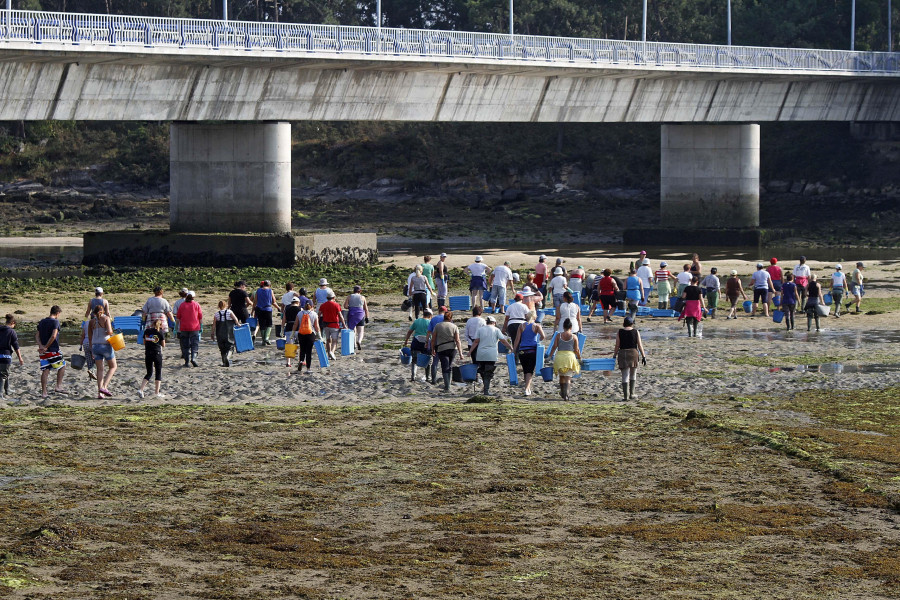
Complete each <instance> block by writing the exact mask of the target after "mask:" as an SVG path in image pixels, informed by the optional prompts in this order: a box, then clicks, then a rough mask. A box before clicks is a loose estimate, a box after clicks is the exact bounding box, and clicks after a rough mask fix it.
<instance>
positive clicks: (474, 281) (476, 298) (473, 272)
mask: <svg viewBox="0 0 900 600" xmlns="http://www.w3.org/2000/svg"><path fill="white" fill-rule="evenodd" d="M466 271H468V272H469V275H470V276H471V278H470V279H469V295H470V296H471V297H472V306H484V291H485V290H486V289H487V276H488V274H490V272H491V269H490V267H488V266H487V265H486V264H484V261H483V260H482V258H481V256H476V257H475V262H473V263H472V264H471V265H469V266H468V267H466Z"/></svg>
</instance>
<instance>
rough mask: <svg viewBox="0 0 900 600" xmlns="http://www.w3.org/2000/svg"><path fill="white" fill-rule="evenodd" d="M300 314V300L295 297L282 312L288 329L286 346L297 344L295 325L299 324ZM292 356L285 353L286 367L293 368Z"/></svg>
mask: <svg viewBox="0 0 900 600" xmlns="http://www.w3.org/2000/svg"><path fill="white" fill-rule="evenodd" d="M299 314H300V298H299V297H298V296H294V297H293V298H291V302H290V304H288V306H287V308H285V309H284V311H283V312H282V316H283V317H284V318H285V319H286V321H285V323H286V328H285V330H284V340H285V343H286V344H296V341H295V340H296V339H297V336H296V334H295V333H294V324H295V323H296V322H297V315H299ZM291 358H292V357H291V356H290V355H289V354H287V353H285V366H286V367H287V368H288V369H290V368H291Z"/></svg>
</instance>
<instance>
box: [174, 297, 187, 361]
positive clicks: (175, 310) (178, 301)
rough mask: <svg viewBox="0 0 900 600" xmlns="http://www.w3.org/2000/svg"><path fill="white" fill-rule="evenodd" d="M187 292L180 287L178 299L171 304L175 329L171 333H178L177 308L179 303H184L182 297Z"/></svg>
mask: <svg viewBox="0 0 900 600" xmlns="http://www.w3.org/2000/svg"><path fill="white" fill-rule="evenodd" d="M187 293H188V289H187V288H181V289H180V290H179V291H178V300H176V301H175V304H173V305H172V314H173V315H175V330H174V331H173V332H172V333H173V334H174V335H176V336H177V335H178V309H179V308H181V305H182V304H183V303H184V297H185V296H187ZM182 358H183V357H182Z"/></svg>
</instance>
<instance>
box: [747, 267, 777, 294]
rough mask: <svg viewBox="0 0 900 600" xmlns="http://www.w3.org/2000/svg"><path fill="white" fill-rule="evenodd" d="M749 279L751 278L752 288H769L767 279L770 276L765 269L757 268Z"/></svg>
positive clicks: (768, 279)
mask: <svg viewBox="0 0 900 600" xmlns="http://www.w3.org/2000/svg"><path fill="white" fill-rule="evenodd" d="M750 279H752V280H753V289H754V290H767V289H769V281H770V280H771V279H772V276H771V275H769V272H768V271H766V270H765V269H758V270H757V271H756V273H754V274H753V275H752V276H751V277H750Z"/></svg>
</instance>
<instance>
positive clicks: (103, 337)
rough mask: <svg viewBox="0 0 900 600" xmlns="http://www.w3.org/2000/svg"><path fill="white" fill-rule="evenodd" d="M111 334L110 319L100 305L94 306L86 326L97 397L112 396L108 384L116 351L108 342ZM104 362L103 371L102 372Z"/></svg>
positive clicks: (113, 368)
mask: <svg viewBox="0 0 900 600" xmlns="http://www.w3.org/2000/svg"><path fill="white" fill-rule="evenodd" d="M111 335H113V327H112V319H110V318H109V315H107V314H105V313H104V312H103V307H102V306H101V305H96V306H94V312H93V314H92V315H91V323H90V326H89V327H88V341H89V342H90V344H91V352H92V353H93V355H94V362H95V363H96V365H97V398H98V399H99V400H102V399H103V398H104V397H108V398H112V392H110V391H109V384H110V382H111V381H112V378H113V375H114V374H115V372H116V368H117V365H116V351H115V350H113V347H112V346H111V345H110V343H109V336H111ZM104 362H105V363H106V364H105V371H106V372H105V373H104Z"/></svg>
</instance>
